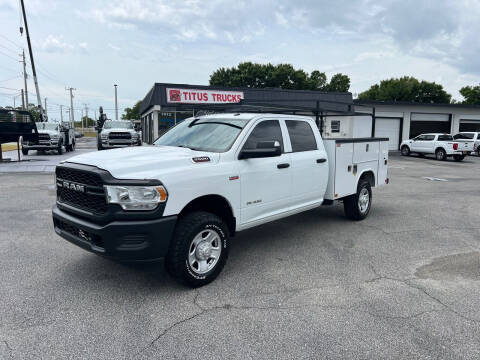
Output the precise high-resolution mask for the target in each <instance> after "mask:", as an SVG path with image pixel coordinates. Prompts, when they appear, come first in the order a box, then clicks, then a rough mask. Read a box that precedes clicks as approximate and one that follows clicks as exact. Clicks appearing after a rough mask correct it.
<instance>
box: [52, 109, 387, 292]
mask: <svg viewBox="0 0 480 360" xmlns="http://www.w3.org/2000/svg"><path fill="white" fill-rule="evenodd" d="M387 168H388V139H386V138H359V139H327V140H322V137H321V135H320V132H319V131H318V128H317V126H316V124H315V122H314V121H313V120H312V118H310V117H304V116H295V115H278V114H275V115H273V114H270V115H269V114H252V113H241V114H240V113H237V114H216V115H209V116H202V117H196V118H189V119H186V120H184V121H183V122H181V123H180V124H178V125H176V126H175V127H173V128H172V129H170V130H169V131H168V132H167V133H165V134H164V135H162V136H161V137H160V138H159V139H158V140H157V141H156V142H155V143H154V145H153V146H142V147H129V148H123V149H115V150H111V151H105V152H96V153H88V154H82V155H79V156H76V157H73V158H70V159H68V161H66V162H63V163H61V164H60V165H58V166H57V168H56V173H55V174H56V180H55V183H56V188H57V201H56V205H55V206H54V208H53V222H54V227H55V231H56V233H57V234H59V235H60V236H61V237H63V238H65V239H66V240H68V241H70V242H72V243H74V244H76V245H78V246H80V247H82V248H84V249H86V250H88V251H91V252H93V253H96V254H98V255H102V256H105V257H110V258H113V259H117V260H122V261H147V260H155V259H159V258H164V259H165V265H166V268H167V270H168V272H169V273H170V274H171V275H172V276H173V277H175V278H176V279H178V280H180V281H182V282H184V283H187V284H189V285H191V286H201V285H204V284H206V283H208V282H210V281H212V280H213V279H215V277H216V276H217V275H218V274H219V273H220V271H221V270H222V268H223V267H224V265H225V262H226V261H227V257H228V252H229V247H230V238H231V237H232V236H233V235H234V234H235V233H236V232H238V231H242V230H245V229H248V228H252V227H254V226H257V225H261V224H264V223H267V222H270V221H273V220H277V219H280V218H283V217H286V216H289V215H293V214H296V213H300V212H302V211H307V210H310V209H314V208H316V207H318V206H320V205H322V204H325V203H327V204H328V203H332V202H334V201H335V200H341V201H343V206H344V211H345V215H346V216H347V217H348V218H350V219H353V220H362V219H364V218H366V217H367V215H368V214H369V212H370V208H371V205H372V188H373V187H376V186H380V185H384V184H387V183H388V182H389V180H388V174H387ZM298 226H302V225H301V224H299V225H298Z"/></svg>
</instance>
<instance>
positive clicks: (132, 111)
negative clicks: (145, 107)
mask: <svg viewBox="0 0 480 360" xmlns="http://www.w3.org/2000/svg"><path fill="white" fill-rule="evenodd" d="M141 103H142V100H139V101H137V103H136V104H135V105H133V107H131V108H129V107H127V108H125V109H124V110H123V111H124V113H123V114H122V119H124V120H130V119H131V120H137V119H140V105H141Z"/></svg>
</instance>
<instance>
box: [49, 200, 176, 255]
mask: <svg viewBox="0 0 480 360" xmlns="http://www.w3.org/2000/svg"><path fill="white" fill-rule="evenodd" d="M52 216H53V224H54V227H55V232H56V233H57V234H58V235H60V236H61V237H63V238H64V239H65V240H68V241H69V242H71V243H73V244H75V245H77V246H79V247H81V248H83V249H85V250H88V251H90V252H93V253H95V254H98V255H102V256H105V257H109V258H112V259H116V260H121V261H151V260H156V259H161V258H164V257H165V256H166V254H167V252H168V248H169V246H170V241H171V239H172V237H173V231H174V229H175V224H176V222H177V216H167V217H162V218H158V219H151V220H125V221H123V220H122V221H117V220H115V221H112V222H110V223H107V224H105V225H98V224H95V223H93V222H90V221H88V220H84V219H82V218H79V217H77V216H74V215H71V214H70V213H67V212H66V211H63V210H61V209H59V208H58V207H57V206H56V205H55V206H54V207H53V210H52Z"/></svg>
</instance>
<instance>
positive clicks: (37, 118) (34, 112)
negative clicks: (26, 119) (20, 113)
mask: <svg viewBox="0 0 480 360" xmlns="http://www.w3.org/2000/svg"><path fill="white" fill-rule="evenodd" d="M28 111H30V114H32V118H33V120H34V121H35V122H39V121H41V120H40V109H39V108H38V107H37V106H35V105H34V104H28Z"/></svg>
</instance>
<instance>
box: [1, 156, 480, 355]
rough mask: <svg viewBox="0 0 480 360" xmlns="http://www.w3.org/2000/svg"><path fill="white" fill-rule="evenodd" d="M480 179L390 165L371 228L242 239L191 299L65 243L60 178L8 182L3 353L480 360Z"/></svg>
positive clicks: (305, 218) (297, 222)
mask: <svg viewBox="0 0 480 360" xmlns="http://www.w3.org/2000/svg"><path fill="white" fill-rule="evenodd" d="M479 177H480V158H478V157H468V158H467V159H465V161H464V162H462V163H456V162H454V161H451V160H449V161H446V162H439V161H436V160H433V159H428V158H427V159H422V158H417V157H409V158H401V157H399V156H393V157H392V158H391V162H390V178H391V184H390V185H389V186H386V187H383V188H379V189H374V199H373V208H372V211H371V213H370V216H369V218H368V219H366V220H365V221H363V222H350V221H348V220H346V219H345V218H344V217H343V208H342V207H341V206H334V207H322V208H319V209H316V210H313V211H309V212H307V213H304V214H299V215H296V216H293V217H290V218H287V219H284V220H280V221H277V222H274V223H270V224H267V225H264V226H261V227H258V228H254V229H250V230H247V231H245V232H242V233H239V234H238V235H237V236H236V237H235V238H234V239H233V241H232V248H231V252H230V258H229V261H228V263H227V265H226V267H225V269H224V271H223V272H222V274H221V275H220V276H219V278H218V279H217V280H216V281H215V282H213V283H212V284H210V285H208V286H205V287H203V288H200V289H197V290H192V289H188V288H185V287H182V286H180V285H178V284H177V283H175V282H174V281H173V280H172V279H170V278H169V277H168V276H167V275H166V274H165V272H164V271H163V267H162V265H161V264H160V265H159V264H149V265H141V266H138V265H137V266H133V265H122V264H118V263H115V262H111V261H108V260H105V259H102V258H99V257H97V256H95V255H93V254H90V253H87V252H85V251H83V250H81V249H79V248H77V247H75V246H73V245H71V244H69V243H67V242H66V241H65V240H63V239H61V238H60V237H58V236H57V235H56V234H55V233H54V231H53V227H52V221H51V215H50V211H51V206H52V205H53V203H54V201H55V195H54V191H53V175H50V174H23V175H21V174H0V214H1V215H0V237H1V241H0V253H1V260H0V273H1V274H2V281H1V282H0V294H1V295H0V296H1V301H0V320H1V321H0V358H2V359H9V358H11V359H39V358H43V359H47V358H76V359H77V358H84V359H133V358H145V359H152V358H158V359H170V358H177V359H199V358H202V359H216V358H219V359H221V358H223V359H225V358H229V359H233V358H239V359H250V358H252V359H253V358H255V359H257V358H266V359H273V358H275V359H292V358H296V359H298V358H315V359H318V358H343V359H367V358H372V359H379V358H384V359H391V358H415V359H418V358H422V359H438V358H443V359H478V358H479V357H480V341H479V339H480V310H479V309H480V223H479V214H480V186H479ZM427 178H435V179H437V180H443V181H436V180H431V179H427Z"/></svg>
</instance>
